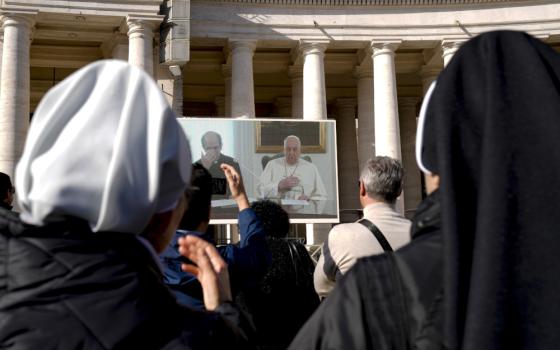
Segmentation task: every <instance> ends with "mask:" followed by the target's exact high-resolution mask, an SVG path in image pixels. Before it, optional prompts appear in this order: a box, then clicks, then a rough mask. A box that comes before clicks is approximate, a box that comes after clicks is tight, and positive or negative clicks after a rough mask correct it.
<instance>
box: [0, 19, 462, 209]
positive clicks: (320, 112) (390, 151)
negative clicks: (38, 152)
mask: <svg viewBox="0 0 560 350" xmlns="http://www.w3.org/2000/svg"><path fill="white" fill-rule="evenodd" d="M36 15H37V14H36V13H5V14H3V15H2V29H3V41H2V45H1V46H0V48H1V50H2V52H1V54H2V63H3V64H1V69H0V74H1V75H0V171H2V172H6V173H8V174H10V175H13V174H14V167H15V165H16V163H17V160H18V159H19V157H20V156H21V152H22V150H23V145H24V142H25V137H26V134H27V130H28V127H29V114H30V111H29V109H30V105H29V96H30V76H29V71H30V70H29V68H30V45H31V40H32V33H33V27H34V24H35V17H36ZM158 23H159V22H158V20H154V19H153V18H141V17H132V16H129V17H127V18H126V26H127V28H126V29H127V30H126V36H125V35H121V38H120V39H119V40H118V42H116V43H115V44H114V45H113V46H112V49H111V52H110V55H112V57H114V58H120V59H128V61H129V62H130V63H132V64H135V65H137V66H139V67H141V68H143V69H145V70H146V71H147V72H148V73H149V74H152V75H153V74H154V54H156V53H157V51H154V45H153V44H154V31H155V30H157V25H158ZM460 44H461V43H460V42H455V41H443V42H442V60H443V61H444V64H445V65H446V64H447V63H448V62H449V60H450V59H451V57H452V56H453V55H454V54H455V52H456V51H457V49H458V48H459V45H460ZM328 45H329V42H328V41H300V42H299V45H298V53H299V58H298V59H297V60H296V63H294V64H293V65H292V66H290V67H289V69H288V72H287V74H288V75H289V77H290V79H291V92H292V93H291V95H292V96H291V98H288V99H287V98H282V97H279V98H277V101H276V102H277V104H278V111H279V115H282V116H286V117H288V116H291V117H292V118H302V119H306V120H323V119H326V118H327V99H326V88H325V65H324V57H325V52H326V50H327V48H328ZM399 45H400V41H391V42H378V41H372V42H370V44H369V53H370V55H369V56H368V57H366V59H365V60H363V61H362V63H361V64H360V65H359V66H357V67H355V69H354V77H355V78H356V80H357V96H356V98H350V99H349V98H339V99H337V100H336V110H337V122H338V123H337V124H338V126H337V133H338V137H337V138H338V171H339V177H340V178H344V179H352V178H354V179H358V177H359V169H360V168H361V167H362V166H363V164H364V163H365V161H366V160H367V159H368V158H370V157H371V156H372V155H374V154H375V155H386V156H390V157H393V158H396V159H399V160H401V161H402V162H403V164H404V166H405V168H406V169H407V170H408V172H407V174H408V176H407V179H406V182H405V183H406V187H405V195H406V193H407V192H410V191H407V190H410V189H412V188H416V189H417V188H420V184H419V181H420V178H419V176H411V175H410V174H411V173H412V174H413V173H414V172H416V171H417V170H416V167H415V162H414V158H413V155H414V141H413V140H414V135H412V134H410V133H411V132H413V131H411V130H415V125H413V124H415V120H416V119H415V114H416V110H417V104H418V102H419V99H414V98H407V99H399V98H398V97H397V84H396V70H395V51H396V50H397V49H398V47H399ZM228 46H229V52H230V57H229V60H228V63H227V64H224V65H223V66H222V75H223V77H224V81H225V96H222V97H220V96H219V97H216V100H215V103H216V106H217V111H218V114H220V115H224V116H231V117H234V118H254V117H255V97H254V96H255V94H254V80H253V75H254V74H253V56H254V53H255V49H256V47H257V42H256V41H255V40H244V39H234V40H233V39H230V40H229V42H228ZM156 68H157V67H156ZM438 73H439V69H435V68H433V67H429V66H426V67H424V68H423V69H422V70H421V71H420V76H421V79H422V85H423V89H424V92H425V91H426V90H427V88H428V86H429V84H430V83H431V82H432V81H433V80H434V79H435V77H436V76H437V74H438ZM181 82H182V80H181V79H175V80H174V83H173V84H174V87H173V91H174V93H175V95H177V96H175V98H176V99H177V100H178V101H179V100H180V101H179V102H181V101H182V86H179V85H182V84H180V83H181ZM175 85H177V86H175ZM178 95H181V96H178ZM179 102H178V103H176V105H177V106H175V107H174V108H175V109H180V108H181V105H182V103H179ZM399 112H400V113H401V114H403V115H401V117H400V118H399ZM356 117H357V118H358V125H359V129H358V135H356V128H355V119H356ZM402 127H404V128H405V130H403V134H402V135H403V138H404V139H405V140H403V141H404V142H403V143H401V128H402ZM411 169H412V172H411ZM339 193H340V204H341V205H340V207H341V208H357V207H358V206H359V203H358V201H357V190H356V181H340V182H339ZM409 197H410V200H407V202H410V203H414V202H417V201H419V193H418V194H411V195H410V196H409ZM403 203H404V202H403V201H401V202H400V206H401V210H402V208H403ZM407 207H408V206H407Z"/></svg>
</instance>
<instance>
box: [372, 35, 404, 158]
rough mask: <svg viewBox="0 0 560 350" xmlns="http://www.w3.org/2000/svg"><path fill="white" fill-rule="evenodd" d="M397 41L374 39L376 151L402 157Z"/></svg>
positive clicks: (380, 154) (393, 156) (379, 153)
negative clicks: (375, 41) (386, 41)
mask: <svg viewBox="0 0 560 350" xmlns="http://www.w3.org/2000/svg"><path fill="white" fill-rule="evenodd" d="M398 46H399V44H398V43H372V49H373V55H372V58H373V82H374V104H375V105H374V110H375V154H376V155H379V156H389V157H392V158H395V159H399V160H400V159H401V142H400V131H399V111H398V104H397V81H396V75H395V50H396V49H397V47H398Z"/></svg>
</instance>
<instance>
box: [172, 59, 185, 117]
mask: <svg viewBox="0 0 560 350" xmlns="http://www.w3.org/2000/svg"><path fill="white" fill-rule="evenodd" d="M179 70H180V71H182V69H181V68H179ZM171 108H172V109H173V112H175V115H176V116H177V117H181V116H183V74H182V73H181V74H179V75H176V76H173V102H172V103H171Z"/></svg>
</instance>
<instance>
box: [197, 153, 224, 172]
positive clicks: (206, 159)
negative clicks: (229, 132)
mask: <svg viewBox="0 0 560 350" xmlns="http://www.w3.org/2000/svg"><path fill="white" fill-rule="evenodd" d="M219 155H220V153H219V152H217V151H215V150H210V151H208V152H206V154H201V156H200V162H201V163H202V166H203V167H205V168H206V170H209V169H210V167H212V164H214V162H215V161H216V160H218V157H219Z"/></svg>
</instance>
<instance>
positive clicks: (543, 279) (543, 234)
mask: <svg viewBox="0 0 560 350" xmlns="http://www.w3.org/2000/svg"><path fill="white" fill-rule="evenodd" d="M558 116H560V55H559V54H558V53H557V52H556V51H554V50H553V49H552V48H550V47H549V46H548V45H546V44H544V43H543V42H541V41H540V40H537V39H535V38H533V37H531V36H529V35H527V34H525V33H521V32H510V31H500V32H491V33H486V34H482V35H480V36H478V37H476V38H474V39H472V40H470V41H469V42H467V43H465V44H464V45H463V47H462V48H461V49H460V50H459V51H458V52H457V53H456V54H455V56H454V58H453V60H451V62H450V63H449V65H448V66H447V67H446V68H445V69H444V71H443V72H442V73H441V74H440V76H439V77H438V78H437V80H436V82H435V83H434V84H433V85H432V87H431V88H430V89H429V90H428V92H427V94H426V97H425V99H424V102H423V105H422V109H421V112H420V118H419V122H418V133H417V137H418V138H417V144H416V148H417V154H416V155H417V161H418V164H419V167H420V168H421V169H422V171H423V172H424V173H425V174H426V179H427V183H428V184H430V186H429V187H431V188H438V189H437V190H436V191H435V192H434V194H433V195H431V196H429V197H428V198H427V199H426V200H425V202H424V203H423V204H422V206H421V207H420V208H419V210H418V213H417V215H416V217H415V219H414V223H413V240H412V243H411V244H410V245H408V246H405V247H403V248H402V249H400V250H398V251H396V252H394V253H390V254H383V255H379V256H373V257H368V258H364V259H362V260H360V261H358V263H357V264H356V265H355V267H354V268H353V269H352V270H350V273H349V274H348V275H347V277H346V279H345V280H344V281H343V283H342V285H341V286H340V287H338V288H336V289H335V293H333V295H332V297H329V298H328V299H327V300H326V302H325V303H323V305H321V307H320V308H319V309H318V311H317V312H316V313H315V314H314V315H313V317H312V318H311V319H310V320H309V322H308V323H307V324H306V325H305V326H304V327H303V328H302V330H301V331H300V333H299V334H298V336H297V337H296V339H295V340H294V342H293V343H292V344H291V349H298V350H299V349H338V348H356V349H357V348H360V349H555V348H558V347H559V346H560V333H559V332H558V330H557V328H558V324H559V323H560V304H559V303H558V295H559V294H560V282H559V281H558V278H557V274H558V272H557V269H558V266H560V254H559V253H558V247H559V246H560V236H559V235H558V231H559V229H560V207H559V206H558V205H556V202H557V201H558V198H560V168H559V167H558V166H557V165H556V164H559V163H560V145H559V143H558V135H559V134H560V119H559V117H558ZM430 203H431V204H430ZM438 207H439V208H440V209H439V210H435V209H433V208H436V209H437V208H438ZM430 208H432V209H430ZM438 217H439V219H437V218H438ZM438 221H439V224H436V222H438ZM430 222H431V223H432V224H430ZM430 227H432V229H430ZM438 227H439V229H437V228H438ZM434 228H435V229H434ZM424 231H426V232H425V233H424V234H422V232H424Z"/></svg>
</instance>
